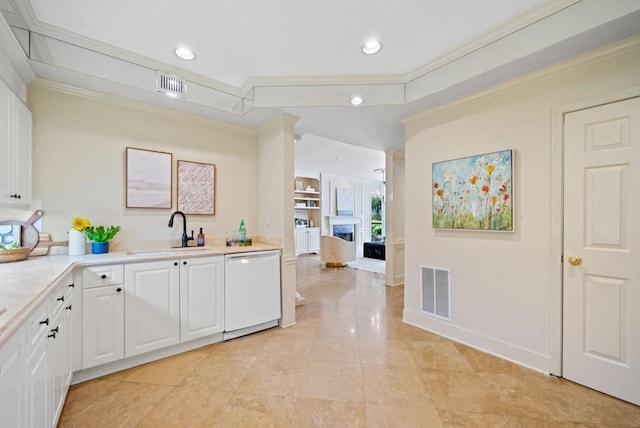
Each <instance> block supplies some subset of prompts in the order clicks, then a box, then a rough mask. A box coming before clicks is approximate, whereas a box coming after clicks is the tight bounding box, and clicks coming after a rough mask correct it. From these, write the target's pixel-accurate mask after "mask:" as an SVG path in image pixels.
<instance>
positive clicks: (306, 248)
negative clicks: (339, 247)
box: [294, 227, 320, 255]
mask: <svg viewBox="0 0 640 428" xmlns="http://www.w3.org/2000/svg"><path fill="white" fill-rule="evenodd" d="M294 236H295V246H296V255H298V254H304V253H317V252H319V251H320V228H319V227H306V228H303V229H302V228H299V229H295V234H294Z"/></svg>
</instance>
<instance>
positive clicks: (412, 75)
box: [15, 0, 583, 97]
mask: <svg viewBox="0 0 640 428" xmlns="http://www.w3.org/2000/svg"><path fill="white" fill-rule="evenodd" d="M581 1H583V0H551V1H550V2H548V3H545V4H543V5H542V6H540V7H538V8H536V9H533V10H531V11H528V12H526V13H524V14H522V15H520V16H518V17H516V18H514V19H512V20H510V21H508V22H507V23H506V24H505V25H503V26H500V27H499V28H497V29H494V30H491V31H489V32H487V33H485V34H484V35H483V36H481V37H480V38H479V39H476V40H474V41H472V42H470V43H468V44H466V45H464V46H462V47H460V48H458V49H456V50H454V51H452V52H450V53H448V54H446V55H444V56H442V57H440V58H439V59H437V60H435V61H433V62H431V63H429V64H426V65H424V66H423V67H420V68H418V69H416V70H414V71H411V72H408V73H406V74H395V75H377V76H362V75H338V76H285V77H260V76H253V77H249V78H248V79H247V80H246V81H245V83H244V84H243V85H242V86H241V87H236V86H233V85H229V84H226V83H224V82H220V81H217V80H214V79H210V78H207V77H205V76H202V75H200V74H197V73H193V72H190V71H188V70H185V69H182V68H179V67H176V66H173V65H169V64H166V63H163V62H160V61H156V60H153V59H151V58H148V57H145V56H142V55H138V54H136V53H133V52H131V51H128V50H125V49H121V48H117V47H115V46H112V45H109V44H106V43H102V42H99V41H96V40H93V39H90V38H88V37H84V36H81V35H79V34H76V33H73V32H70V31H67V30H63V29H61V28H58V27H55V26H52V25H49V24H46V23H43V22H41V21H39V20H38V19H37V17H36V15H35V13H34V11H33V8H32V7H31V4H30V3H29V0H15V4H16V8H17V9H18V10H19V11H20V13H21V14H22V16H23V18H24V20H25V23H26V25H27V27H28V28H29V29H30V30H31V31H33V32H35V33H38V34H42V35H44V36H47V37H51V38H54V39H57V40H61V41H63V42H67V43H71V44H73V45H76V46H79V47H82V48H85V49H88V50H93V51H95V52H98V53H102V54H104V55H109V56H112V57H114V58H119V59H121V60H124V61H128V62H131V63H134V64H138V65H140V66H142V67H146V68H149V69H151V70H162V71H165V72H167V73H172V74H176V75H178V76H181V77H183V78H185V79H187V80H189V81H192V82H194V83H198V84H201V85H204V86H207V87H210V88H213V89H215V90H219V91H222V92H225V93H228V94H231V95H234V96H238V97H244V96H246V94H248V93H249V92H250V91H251V90H252V89H254V88H256V87H291V86H355V85H376V84H380V85H384V84H397V85H405V84H406V83H408V82H410V81H412V80H414V79H416V78H418V77H421V76H423V75H425V74H428V73H429V72H431V71H433V70H436V69H438V68H440V67H442V66H443V65H446V64H449V63H452V62H454V61H455V60H456V59H459V58H460V57H463V56H465V55H468V54H469V53H471V52H474V51H476V50H478V49H481V48H483V47H485V46H487V45H489V44H491V43H493V42H495V41H496V40H499V39H501V38H504V37H507V36H508V35H509V34H512V33H514V32H516V31H518V30H520V29H522V28H523V27H526V26H528V25H532V24H534V23H536V22H538V21H540V20H542V19H544V18H546V17H548V16H550V15H552V14H554V13H557V12H558V11H560V10H562V9H565V8H567V7H569V6H571V5H573V4H575V3H579V2H581Z"/></svg>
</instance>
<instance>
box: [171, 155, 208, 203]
mask: <svg viewBox="0 0 640 428" xmlns="http://www.w3.org/2000/svg"><path fill="white" fill-rule="evenodd" d="M215 179H216V166H215V165H213V164H209V163H200V162H189V161H183V160H179V161H178V210H180V211H182V212H184V213H185V214H211V215H212V214H215Z"/></svg>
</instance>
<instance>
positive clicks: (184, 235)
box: [169, 211, 193, 247]
mask: <svg viewBox="0 0 640 428" xmlns="http://www.w3.org/2000/svg"><path fill="white" fill-rule="evenodd" d="M176 214H180V215H181V216H182V246H183V247H186V246H187V243H188V242H189V241H193V230H192V231H191V236H187V217H185V215H184V213H183V212H182V211H174V213H173V214H171V218H170V219H169V227H173V218H174V217H175V216H176Z"/></svg>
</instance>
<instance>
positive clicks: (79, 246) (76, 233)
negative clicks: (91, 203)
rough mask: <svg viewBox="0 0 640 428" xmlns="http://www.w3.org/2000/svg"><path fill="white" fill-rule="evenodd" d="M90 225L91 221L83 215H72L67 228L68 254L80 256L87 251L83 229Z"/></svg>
mask: <svg viewBox="0 0 640 428" xmlns="http://www.w3.org/2000/svg"><path fill="white" fill-rule="evenodd" d="M89 227H91V222H90V221H89V219H88V218H85V217H73V218H72V219H71V229H69V255H70V256H81V255H83V254H85V253H86V251H87V245H86V242H87V235H86V232H85V230H86V229H87V228H89Z"/></svg>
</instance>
